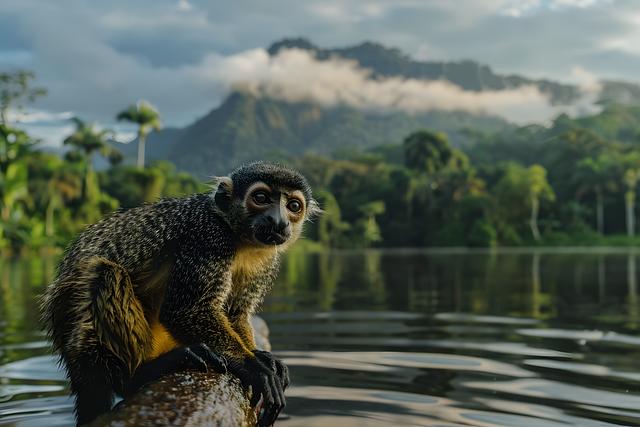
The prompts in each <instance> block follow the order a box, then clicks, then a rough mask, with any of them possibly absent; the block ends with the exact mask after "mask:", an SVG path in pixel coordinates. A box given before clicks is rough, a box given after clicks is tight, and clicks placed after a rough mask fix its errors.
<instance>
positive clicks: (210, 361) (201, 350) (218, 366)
mask: <svg viewBox="0 0 640 427" xmlns="http://www.w3.org/2000/svg"><path fill="white" fill-rule="evenodd" d="M190 349H191V351H193V352H194V353H195V354H197V355H198V356H199V357H200V358H201V359H202V360H204V361H205V363H206V364H207V366H208V367H209V368H211V369H212V370H214V371H215V372H220V373H226V372H227V360H226V359H225V357H224V356H222V355H221V354H218V353H216V352H214V351H212V350H211V349H210V348H209V347H208V346H207V345H206V344H204V343H201V344H198V345H195V346H192V347H190Z"/></svg>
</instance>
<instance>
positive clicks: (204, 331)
mask: <svg viewBox="0 0 640 427" xmlns="http://www.w3.org/2000/svg"><path fill="white" fill-rule="evenodd" d="M210 247H215V246H213V245H211V246H210ZM230 262H231V258H230V256H229V257H228V258H225V257H224V254H222V255H221V254H220V253H215V254H211V253H207V252H206V249H204V250H203V249H202V248H197V249H195V250H193V251H190V252H183V253H181V254H179V255H178V257H177V259H176V262H175V264H174V268H173V271H172V277H171V279H170V281H169V284H168V285H167V291H166V294H165V300H164V303H163V305H162V308H161V310H160V322H161V323H162V324H163V325H164V326H165V327H166V328H167V329H168V330H169V331H170V332H171V333H172V334H173V335H174V336H175V338H176V339H177V340H178V341H180V342H182V343H185V344H191V343H199V342H203V343H205V344H206V345H207V346H209V348H211V350H213V351H214V352H218V353H221V354H222V355H224V356H225V357H226V359H227V368H228V370H229V372H231V373H232V374H234V375H235V376H236V377H238V378H239V379H240V381H241V382H242V385H243V386H244V387H245V389H248V388H249V386H251V389H252V390H253V393H252V399H251V404H252V405H253V406H255V405H256V404H257V403H258V402H259V400H260V397H263V399H264V403H263V408H264V412H263V414H262V416H261V417H260V420H259V424H260V425H261V426H268V425H271V424H273V422H274V421H275V420H276V418H277V416H278V414H279V413H280V411H281V410H282V408H283V407H284V390H283V387H282V383H281V381H280V379H279V378H278V376H277V372H276V371H275V370H274V369H273V368H272V366H269V365H267V364H265V363H264V362H263V361H262V360H261V359H260V358H259V357H256V355H255V354H254V353H253V352H252V351H251V349H250V348H248V347H247V345H246V344H245V343H244V342H243V340H242V338H241V337H240V335H239V334H238V333H237V332H236V331H235V330H234V329H233V327H232V326H231V322H230V321H229V319H228V318H227V315H226V313H225V310H224V304H225V299H226V296H227V295H228V294H229V292H230V290H231V274H230V271H229V266H230Z"/></svg>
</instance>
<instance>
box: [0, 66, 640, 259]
mask: <svg viewBox="0 0 640 427" xmlns="http://www.w3.org/2000/svg"><path fill="white" fill-rule="evenodd" d="M0 74H2V73H0ZM3 76H4V78H3V79H0V94H2V96H4V97H5V98H6V97H7V96H8V98H6V99H3V104H2V105H3V111H4V113H3V114H2V119H1V121H0V252H1V253H3V254H11V253H13V254H21V253H28V252H31V253H44V252H53V253H55V252H56V251H60V250H61V249H62V248H64V247H65V246H66V245H67V244H68V242H69V241H70V240H71V239H72V238H73V237H74V236H75V235H76V234H77V233H78V232H80V231H81V230H82V229H83V228H84V227H85V226H86V225H87V224H91V223H94V222H96V221H98V220H99V219H100V218H102V217H103V216H105V215H109V214H110V213H111V212H113V211H115V210H118V209H128V208H131V207H134V206H137V205H139V204H142V203H149V202H153V201H155V200H157V199H159V198H162V197H176V196H183V195H188V194H192V193H196V192H202V191H206V190H207V188H208V187H207V184H206V183H204V182H201V181H199V180H197V179H196V178H195V177H194V176H192V175H190V174H188V173H186V172H182V171H179V170H177V168H176V167H175V165H173V164H172V163H170V162H167V161H155V162H151V163H150V164H145V162H144V154H145V152H144V151H145V150H144V145H141V146H140V147H139V150H138V157H137V165H133V164H128V163H127V161H125V160H130V159H124V158H123V156H122V154H121V153H120V152H119V151H118V150H117V144H116V143H114V142H113V132H112V131H110V130H108V129H105V128H103V127H102V126H100V125H99V124H95V123H87V122H85V121H83V120H81V119H79V118H74V119H72V123H73V124H74V125H75V130H74V131H73V132H72V133H71V134H70V135H69V136H68V137H66V138H65V139H64V140H63V141H61V142H62V147H63V149H62V150H61V152H60V153H57V154H56V153H50V152H45V151H42V150H40V149H39V147H38V141H37V140H35V139H34V138H32V137H31V136H30V135H29V134H28V133H26V132H25V131H23V130H20V129H19V125H16V124H12V123H9V122H8V118H9V117H11V116H10V114H7V113H6V112H7V111H14V110H15V111H17V110H19V109H20V108H21V107H22V104H24V103H27V102H29V101H30V100H32V99H33V98H34V97H37V96H43V95H44V94H45V93H46V91H45V90H44V89H40V88H38V89H32V88H31V80H32V79H33V78H34V76H33V74H32V73H29V72H20V73H15V74H6V73H4V74H3ZM7 94H8V95H7ZM114 117H117V118H118V119H121V120H128V121H130V122H132V123H134V124H136V125H137V126H138V129H139V130H138V137H139V138H138V140H139V141H144V140H145V139H146V137H147V136H148V135H149V133H150V132H153V131H157V130H159V129H160V128H161V126H162V124H161V121H160V113H159V112H158V111H157V110H156V109H155V108H154V107H153V106H152V105H151V104H149V103H147V102H145V101H139V102H137V103H136V104H133V105H131V106H129V107H128V108H126V109H124V110H123V111H122V112H120V113H119V114H117V113H116V114H114ZM462 131H463V132H465V133H466V135H467V136H468V139H469V141H470V142H467V143H466V144H464V145H463V146H454V145H453V144H452V143H450V141H449V139H448V137H447V135H445V134H443V133H439V132H434V131H431V130H420V129H418V130H416V131H415V132H413V133H411V134H409V135H407V136H406V137H405V138H404V139H403V141H389V143H388V144H385V145H382V146H378V147H374V148H372V149H366V150H364V149H361V150H358V149H355V148H352V147H344V149H342V150H341V151H340V152H339V153H335V155H333V156H324V155H322V156H321V155H318V154H313V153H307V154H304V155H302V156H299V157H288V156H287V155H286V154H282V153H281V154H280V155H278V156H275V155H274V158H272V159H270V160H276V161H281V162H284V163H287V164H289V165H291V166H293V167H295V168H297V169H299V170H300V171H301V172H303V173H304V174H305V175H306V176H307V178H308V179H309V181H310V183H311V185H312V187H313V188H314V192H315V195H316V197H317V198H318V200H319V201H320V204H321V206H322V208H323V209H324V211H325V213H324V214H323V215H322V216H321V217H320V218H318V219H317V220H316V221H315V222H314V223H312V224H310V225H309V227H308V231H307V233H306V235H307V239H306V241H305V243H304V244H303V245H302V246H303V248H306V249H308V250H318V249H319V248H345V249H356V248H442V247H453V248H457V247H469V248H512V247H518V248H520V247H536V248H538V247H567V246H568V247H633V246H640V235H636V222H637V212H636V207H635V206H636V193H637V189H638V184H639V183H640V151H638V143H639V142H640V107H638V106H622V105H607V106H605V107H604V109H603V111H601V112H600V113H597V114H594V115H592V116H588V117H582V118H576V119H572V118H570V117H568V116H566V115H563V114H562V115H559V116H558V117H557V118H556V119H555V120H554V121H553V123H551V124H550V125H549V126H538V125H530V126H524V127H520V128H515V130H514V129H509V130H505V131H502V132H493V133H482V132H480V131H477V130H474V129H461V132H462ZM98 157H101V158H102V159H103V161H102V163H103V164H104V163H107V164H108V166H106V167H104V168H101V169H97V168H96V167H94V165H95V164H96V158H98ZM232 166H234V165H230V167H232ZM212 172H216V173H220V172H221V173H227V172H229V171H212Z"/></svg>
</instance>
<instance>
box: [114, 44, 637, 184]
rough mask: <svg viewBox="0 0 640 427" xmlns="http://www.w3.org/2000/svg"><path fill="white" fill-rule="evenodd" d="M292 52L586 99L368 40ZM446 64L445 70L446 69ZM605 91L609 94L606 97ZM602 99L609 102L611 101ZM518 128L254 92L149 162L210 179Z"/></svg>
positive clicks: (156, 140) (181, 134) (173, 132)
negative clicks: (418, 133) (438, 136)
mask: <svg viewBox="0 0 640 427" xmlns="http://www.w3.org/2000/svg"><path fill="white" fill-rule="evenodd" d="M287 48H297V49H304V50H307V51H310V52H313V55H314V56H315V58H316V59H318V60H328V59H330V58H332V57H335V56H338V57H341V58H346V59H349V60H353V61H356V62H357V63H358V64H359V66H361V67H363V68H368V69H370V70H371V71H372V73H373V75H372V78H379V77H389V76H401V77H405V78H415V79H422V80H447V81H449V82H451V83H452V84H455V85H458V86H460V87H462V88H463V89H466V90H469V91H475V92H481V91H485V90H496V91H499V90H505V89H512V88H515V87H520V86H522V85H531V84H534V85H537V86H538V88H539V89H540V90H541V91H542V92H544V93H547V94H549V95H550V97H551V99H552V100H554V102H555V103H558V104H563V103H571V102H573V101H575V100H577V99H578V98H579V97H580V96H581V94H580V89H579V88H578V87H577V86H575V85H569V84H564V83H557V82H553V81H550V80H544V79H542V80H533V79H528V78H526V77H522V76H517V75H510V76H502V75H499V74H496V73H494V72H493V71H492V70H491V68H490V67H489V66H487V65H483V64H480V63H477V62H475V61H470V60H465V61H460V62H448V63H444V62H443V63H440V62H425V61H423V62H421V61H415V60H413V59H411V58H410V57H409V56H408V55H406V54H405V53H403V52H402V51H401V50H399V49H397V48H389V47H386V46H383V45H381V44H378V43H373V42H364V43H361V44H359V45H356V46H351V47H345V48H338V49H324V48H319V47H317V46H315V45H314V44H313V43H311V42H310V41H308V40H306V39H302V38H297V39H284V40H281V41H279V42H276V43H273V44H272V45H271V46H270V47H269V48H268V49H267V51H268V52H269V54H270V55H276V54H277V53H278V52H279V51H280V50H282V49H287ZM443 64H444V65H443ZM605 86H606V87H608V88H609V89H608V90H609V92H608V95H607V96H609V97H612V98H613V99H614V100H615V101H624V102H637V101H638V100H640V86H638V85H635V84H633V83H628V82H611V81H609V82H608V83H607V82H603V88H604V87H605ZM604 93H605V92H604V91H603V94H604ZM600 102H602V103H603V104H606V103H608V102H609V101H607V98H606V97H602V98H601V99H600ZM512 127H514V125H513V124H511V123H508V122H507V121H506V120H504V119H501V118H498V117H493V116H490V115H486V114H484V115H483V114H472V113H469V112H463V111H438V110H434V111H428V112H422V113H413V114H409V113H404V112H398V111H395V112H384V113H381V112H371V111H362V110H358V109H356V108H353V107H349V106H346V105H336V106H332V107H322V106H320V105H318V104H315V103H312V102H309V101H305V102H289V101H284V100H279V99H273V98H268V97H266V96H260V97H259V96H256V95H254V94H251V93H249V92H242V91H238V90H236V91H234V92H231V93H230V94H229V96H228V97H227V98H226V99H225V100H224V101H223V102H222V104H220V106H218V107H216V108H214V109H212V110H211V111H209V112H208V113H207V114H206V115H205V116H203V117H201V118H199V119H198V120H196V121H195V122H194V123H192V124H191V125H188V126H186V127H184V128H169V129H166V130H164V131H160V132H159V133H152V134H151V135H150V136H149V139H148V144H147V158H148V159H150V160H156V159H158V160H159V159H162V160H170V161H172V162H173V163H175V164H176V166H177V167H178V168H179V169H182V170H185V171H188V172H191V173H194V174H196V175H197V176H199V177H200V178H204V177H206V176H210V175H211V174H219V173H225V172H228V170H229V169H230V168H233V167H235V166H237V165H239V164H240V163H243V162H246V161H249V160H256V159H282V158H287V157H288V156H298V155H302V154H304V153H306V152H314V153H319V154H324V155H334V154H335V153H337V152H338V153H339V152H345V150H346V151H348V150H357V149H368V148H372V147H375V146H379V145H384V144H389V143H399V142H401V141H402V138H404V137H405V136H406V135H407V134H409V133H411V132H413V131H415V130H416V129H420V128H429V129H432V130H436V131H442V132H446V133H448V134H449V136H450V139H451V140H452V142H453V143H454V144H463V143H464V142H465V140H466V136H465V130H466V129H475V130H478V131H481V132H498V131H503V130H505V129H509V128H512ZM135 145H136V144H135V143H134V144H129V145H127V146H125V147H119V148H122V149H123V151H124V152H125V155H126V157H128V158H132V157H134V156H135Z"/></svg>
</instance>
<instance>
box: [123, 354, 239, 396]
mask: <svg viewBox="0 0 640 427" xmlns="http://www.w3.org/2000/svg"><path fill="white" fill-rule="evenodd" d="M187 369H195V370H198V371H203V372H208V371H212V372H219V373H226V372H227V361H226V359H225V358H224V356H222V355H220V354H218V353H214V352H213V351H211V350H210V349H209V347H207V346H206V345H205V344H194V345H191V346H185V347H179V348H176V349H174V350H171V351H169V352H167V353H164V354H163V355H161V356H159V357H158V358H156V359H153V360H150V361H149V362H146V363H144V364H142V365H140V367H139V368H138V369H136V372H135V373H134V375H133V378H132V379H131V382H130V384H129V387H127V394H130V393H133V392H135V391H137V390H138V389H139V388H140V387H142V386H143V385H145V384H147V383H149V382H151V381H155V380H157V379H159V378H160V377H162V376H163V375H167V374H171V373H174V372H179V371H183V370H187Z"/></svg>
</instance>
